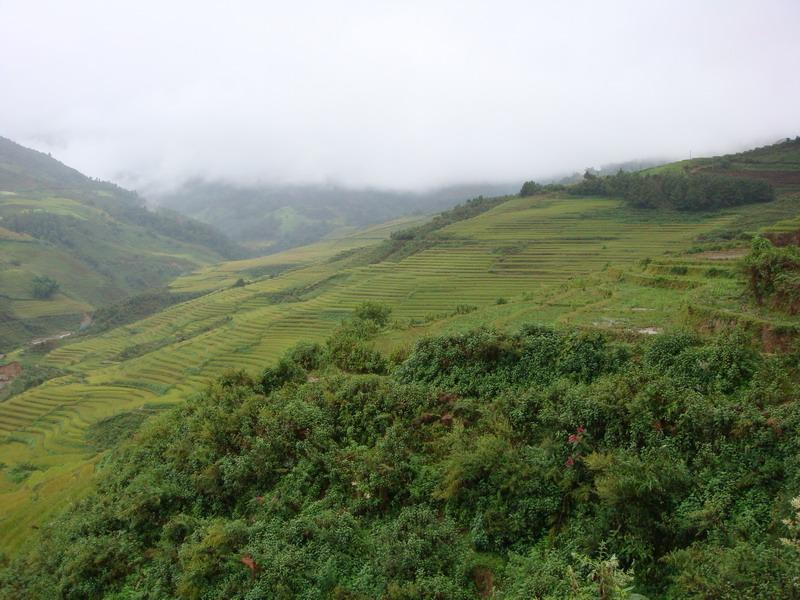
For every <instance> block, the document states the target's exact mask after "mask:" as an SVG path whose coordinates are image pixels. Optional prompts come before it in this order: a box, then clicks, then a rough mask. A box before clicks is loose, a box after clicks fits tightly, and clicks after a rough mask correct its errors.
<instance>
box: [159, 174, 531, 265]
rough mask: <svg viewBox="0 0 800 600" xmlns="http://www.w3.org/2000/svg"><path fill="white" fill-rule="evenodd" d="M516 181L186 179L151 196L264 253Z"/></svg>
mask: <svg viewBox="0 0 800 600" xmlns="http://www.w3.org/2000/svg"><path fill="white" fill-rule="evenodd" d="M516 187H517V186H516V184H492V183H486V184H474V185H453V186H449V187H443V188H439V189H434V190H431V191H427V192H419V193H417V192H402V191H392V190H384V189H370V188H348V187H343V186H336V185H294V186H291V185H249V186H244V185H234V184H230V183H224V182H207V181H191V182H188V183H187V184H185V185H184V186H182V187H181V188H179V189H178V190H175V191H173V192H170V193H168V194H164V195H161V196H156V197H155V198H154V199H155V200H156V201H157V202H158V203H159V204H160V205H162V206H166V207H169V208H173V209H175V210H178V211H180V212H182V213H184V214H187V215H190V216H192V217H194V218H196V219H199V220H201V221H203V222H205V223H213V224H214V225H215V226H217V227H219V228H220V229H221V230H222V231H224V232H225V233H226V234H227V235H228V236H230V237H231V238H232V239H235V240H237V241H238V242H241V243H244V244H247V245H248V246H250V247H252V248H254V249H258V250H261V251H262V253H263V252H276V251H278V250H283V249H286V248H290V247H293V246H300V245H303V244H310V243H312V242H315V241H317V240H319V239H320V238H323V237H324V236H326V235H328V234H330V233H331V232H334V231H340V232H341V231H343V230H346V229H347V228H350V229H352V228H356V227H366V226H368V225H372V224H376V223H382V222H385V221H388V220H391V219H395V218H397V217H400V216H404V215H412V214H432V213H435V212H438V211H440V210H444V209H446V208H449V207H451V206H454V205H455V204H457V203H459V202H463V201H464V200H466V199H467V198H471V197H475V196H478V195H483V196H500V195H505V194H509V193H512V192H513V191H515V189H516Z"/></svg>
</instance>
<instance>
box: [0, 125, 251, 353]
mask: <svg viewBox="0 0 800 600" xmlns="http://www.w3.org/2000/svg"><path fill="white" fill-rule="evenodd" d="M242 252H243V251H242V250H241V248H239V247H238V246H237V245H236V244H234V243H232V242H231V241H230V240H228V239H227V238H226V237H225V236H224V235H222V234H220V233H219V232H217V231H216V230H214V229H213V228H212V227H211V226H209V225H206V224H203V223H200V222H198V221H194V220H192V219H190V218H188V217H185V216H182V215H179V214H177V213H173V212H169V211H158V212H153V211H150V210H148V209H147V208H146V207H145V206H144V202H143V200H142V199H141V198H140V197H139V196H138V195H136V194H135V193H134V192H130V191H128V190H125V189H122V188H120V187H118V186H116V185H114V184H112V183H108V182H101V181H96V180H93V179H90V178H89V177H86V176H84V175H82V174H81V173H79V172H78V171H76V170H75V169H72V168H70V167H68V166H65V165H63V164H62V163H60V162H58V161H57V160H55V159H53V158H52V157H50V156H48V155H46V154H42V153H40V152H36V151H34V150H30V149H28V148H25V147H23V146H20V145H19V144H16V143H14V142H12V141H11V140H8V139H6V138H0V352H2V351H7V350H9V349H10V348H13V347H14V346H16V345H18V344H19V343H22V342H25V341H27V340H29V339H30V338H32V337H34V336H40V335H48V334H51V333H55V332H60V331H64V330H70V329H74V328H75V327H77V326H78V323H79V322H80V321H81V319H82V318H83V315H85V314H86V313H89V312H91V311H92V310H93V309H94V308H95V307H98V306H103V305H106V304H108V303H110V302H114V301H117V300H120V299H122V298H124V297H127V296H130V295H131V294H135V293H138V292H141V291H144V290H147V289H151V288H155V287H159V286H164V285H166V284H167V283H168V282H169V281H170V280H171V279H173V278H174V277H175V276H177V275H179V274H180V273H182V272H185V271H188V270H191V269H193V268H196V267H198V266H201V265H204V264H208V263H212V262H218V261H220V260H223V259H230V258H237V257H240V256H242Z"/></svg>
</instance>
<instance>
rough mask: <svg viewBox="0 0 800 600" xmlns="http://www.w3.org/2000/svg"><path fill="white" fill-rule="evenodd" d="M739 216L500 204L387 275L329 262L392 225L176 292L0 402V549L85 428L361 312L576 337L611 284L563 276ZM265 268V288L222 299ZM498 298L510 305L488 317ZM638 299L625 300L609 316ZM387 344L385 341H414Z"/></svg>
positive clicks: (341, 260) (86, 472) (71, 462)
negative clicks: (472, 316)
mask: <svg viewBox="0 0 800 600" xmlns="http://www.w3.org/2000/svg"><path fill="white" fill-rule="evenodd" d="M742 210H743V211H747V210H751V209H749V208H744V209H742ZM753 210H757V208H756V209H753ZM739 216H740V215H739V214H738V213H732V212H731V213H720V214H717V215H715V216H713V217H698V216H694V217H691V218H689V217H685V216H683V217H681V216H666V217H665V216H662V217H656V216H654V215H653V214H652V213H637V212H634V211H629V210H626V209H623V208H621V206H620V203H619V202H617V201H615V200H608V199H574V198H558V197H534V198H525V199H518V198H514V199H510V200H509V201H507V202H505V203H503V204H501V205H499V206H497V207H496V208H494V209H492V210H491V211H489V212H487V213H484V214H483V215H480V216H478V217H475V218H473V219H469V220H465V221H461V222H457V223H454V224H452V225H450V226H448V227H446V228H444V229H442V230H440V231H439V232H438V233H437V234H436V240H435V243H433V244H432V245H430V246H429V247H427V248H426V249H424V250H422V251H419V252H417V253H415V254H412V255H410V256H408V257H407V258H405V259H403V260H399V261H383V262H379V263H376V264H360V265H359V264H357V262H354V261H353V260H352V257H351V256H349V255H347V253H345V254H344V255H340V254H338V253H341V252H342V251H346V250H351V249H353V248H357V247H359V246H364V245H368V244H371V243H375V242H376V241H379V240H380V239H382V238H384V237H386V235H388V233H389V232H390V231H392V230H393V229H396V228H397V227H399V225H398V224H394V225H389V226H387V227H385V228H384V229H382V230H381V229H380V228H373V229H372V230H368V231H367V232H365V233H363V234H360V237H359V236H355V237H347V238H341V239H338V240H327V241H325V242H321V243H320V244H315V245H313V246H310V247H306V248H303V249H296V250H292V251H288V252H285V253H281V254H277V255H274V256H269V257H265V258H262V259H254V260H252V261H237V262H235V263H225V264H223V265H220V266H217V267H214V268H208V269H204V270H201V271H199V272H198V273H196V274H193V275H191V276H187V277H183V278H180V279H179V280H177V281H176V282H175V284H174V287H175V288H176V289H181V290H187V289H196V290H197V289H203V290H208V289H213V290H214V291H211V292H210V293H207V294H206V295H204V296H201V297H199V298H196V299H194V300H191V301H188V302H185V303H182V304H178V305H175V306H172V307H170V308H168V309H166V310H164V311H163V312H161V313H158V314H156V315H153V316H151V317H149V318H147V319H144V320H142V321H139V322H136V323H134V324H131V325H128V326H124V327H120V328H118V329H115V330H112V331H110V332H107V333H104V334H102V335H99V336H97V337H93V338H86V339H83V340H78V341H75V342H72V343H69V344H66V345H64V346H62V347H60V348H58V349H56V350H54V351H52V352H51V353H50V354H49V355H47V356H46V358H45V362H46V363H48V364H50V365H53V366H57V367H60V368H62V369H65V370H68V371H69V373H70V374H69V375H68V376H66V377H62V378H59V379H55V380H51V381H49V382H47V383H45V384H43V385H41V386H39V387H37V388H34V389H32V390H29V391H28V392H25V393H23V394H21V395H18V396H16V397H13V398H12V399H11V400H9V401H7V402H5V403H3V404H0V436H3V437H2V440H3V441H2V443H0V461H2V462H4V463H5V464H6V465H8V466H12V465H19V464H26V463H30V465H32V466H33V467H35V469H36V470H34V471H33V472H32V474H31V475H30V477H29V478H28V479H26V480H24V481H22V482H21V483H13V482H11V481H10V480H8V478H0V507H2V514H0V548H2V549H5V550H9V549H11V550H13V549H14V548H16V547H17V546H18V545H19V544H20V543H21V542H22V541H23V540H24V539H25V537H26V532H27V531H28V528H29V527H30V526H31V525H34V524H36V523H38V522H40V521H41V520H42V518H43V515H45V514H46V513H47V511H46V510H44V509H43V507H42V506H41V503H40V502H39V501H38V498H39V497H40V493H41V492H42V490H44V489H47V497H48V501H49V502H52V503H56V504H57V503H59V502H62V501H63V500H64V499H66V498H70V497H73V496H74V495H75V494H78V493H79V492H80V491H81V490H82V489H84V488H85V485H84V484H85V482H86V481H88V479H89V478H90V474H91V461H92V460H94V458H93V457H94V456H95V454H94V452H93V450H92V449H91V448H89V447H88V446H87V445H86V442H85V439H84V434H85V431H86V428H87V427H88V426H89V425H90V424H91V423H95V422H97V421H98V420H99V419H102V418H104V417H106V416H110V415H113V414H117V413H120V412H124V411H129V410H133V409H136V408H138V407H141V406H143V405H145V404H146V403H164V402H177V401H181V400H184V399H186V398H187V397H188V396H190V395H191V394H192V393H193V392H196V391H197V390H199V389H200V388H201V387H202V386H203V385H204V384H205V383H206V382H207V381H208V380H210V379H212V378H213V377H215V376H217V375H219V374H220V373H221V372H222V371H223V370H225V369H230V368H243V369H246V370H248V371H251V372H258V371H259V370H261V369H263V368H264V366H266V365H268V364H269V363H271V362H272V361H274V360H275V359H276V358H277V357H278V356H279V355H280V354H281V353H282V352H284V351H285V350H286V348H288V347H289V346H291V345H293V344H294V343H296V342H297V341H299V340H320V339H322V338H324V337H325V336H326V335H327V334H329V333H330V332H331V331H332V330H333V329H334V328H335V327H336V325H337V323H338V322H339V321H340V320H341V319H342V318H343V317H345V316H346V315H347V314H348V313H349V312H350V311H351V310H352V309H353V307H355V306H356V305H357V304H358V303H360V302H363V301H364V300H370V299H371V300H380V301H382V302H386V303H388V304H389V305H391V306H392V308H393V311H394V312H393V316H394V317H396V318H397V319H398V320H400V321H401V322H403V323H406V324H408V323H413V322H415V321H417V320H420V319H423V318H425V317H427V316H429V315H432V314H442V313H451V312H452V311H454V309H455V308H456V307H457V306H458V305H463V304H471V305H475V306H477V307H482V310H483V311H484V312H483V313H482V315H483V317H482V318H484V319H486V320H488V321H490V322H498V323H500V322H504V319H505V322H508V323H511V322H517V321H520V320H523V319H527V320H534V321H540V322H556V321H559V320H560V319H562V317H563V316H564V315H566V314H570V315H574V320H575V321H576V322H580V323H585V324H592V323H594V321H596V320H597V318H599V317H598V314H599V313H598V311H600V314H601V313H602V311H603V310H604V309H603V307H602V306H603V305H602V302H603V298H604V294H605V292H603V290H602V285H612V284H609V283H608V281H609V280H608V279H606V280H605V283H602V284H601V283H599V282H595V283H592V280H591V279H588V280H586V281H587V282H588V284H587V283H580V281H581V280H580V279H579V278H581V277H583V276H587V275H589V274H591V273H596V272H598V271H602V270H604V269H606V270H607V271H608V272H609V273H611V272H612V271H614V270H620V271H621V270H625V269H628V268H630V267H632V266H634V265H635V264H636V263H637V261H639V260H640V259H642V258H644V257H647V256H663V255H665V253H667V252H679V251H682V250H684V249H686V248H687V247H688V246H689V245H691V243H692V240H693V239H694V238H695V237H696V236H697V235H698V234H701V233H704V232H708V231H712V230H714V229H718V228H721V227H725V226H727V225H728V224H729V223H731V222H732V221H733V220H735V219H736V218H738V217H739ZM274 266H280V267H281V270H280V273H279V274H277V275H276V274H274V273H273V274H271V276H265V277H263V278H262V279H258V280H255V281H252V282H251V283H248V284H247V285H246V286H243V287H230V285H231V283H233V282H234V281H236V279H237V278H239V277H243V278H245V279H251V278H252V279H255V278H254V277H252V273H254V272H259V270H262V272H263V271H264V270H266V271H268V270H269V268H271V267H274ZM576 282H577V283H576ZM587 285H588V286H589V289H588V291H587ZM581 286H583V287H582V288H581ZM635 287H637V288H638V289H644V287H646V286H644V287H643V286H641V285H639V284H638V283H637V284H636V286H635ZM215 288H216V289H215ZM567 292H568V293H567ZM523 295H524V297H525V298H526V300H525V301H524V302H520V300H521V298H523ZM498 298H505V299H511V300H514V302H512V303H511V304H508V305H497V304H496V302H497V299H498ZM640 301H641V294H640V295H639V296H636V298H635V299H631V300H630V302H628V304H627V305H626V304H624V303H623V304H622V306H623V307H625V306H627V307H628V308H630V309H633V308H637V305H636V304H635V303H638V302H640ZM653 301H655V294H654V298H653ZM598 303H599V304H598ZM581 307H583V312H582V309H581ZM664 312H666V309H665V310H664ZM486 315H488V316H486ZM601 316H602V314H601ZM571 318H573V317H571ZM644 319H645V317H641V322H645V321H644ZM460 323H461V324H462V325H463V324H465V323H467V324H468V323H469V319H468V318H465V319H462V320H461V321H460ZM396 331H398V332H399V333H397V336H396V340H395V341H400V342H405V341H407V340H408V339H412V338H413V336H415V335H419V332H416V331H415V330H414V329H400V330H396ZM420 331H422V330H421V329H420Z"/></svg>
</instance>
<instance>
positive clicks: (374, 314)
mask: <svg viewBox="0 0 800 600" xmlns="http://www.w3.org/2000/svg"><path fill="white" fill-rule="evenodd" d="M391 314H392V309H391V308H389V307H388V306H386V305H385V304H382V303H381V302H370V301H367V302H362V303H361V304H359V305H358V306H357V307H356V310H355V316H356V318H357V319H362V320H364V321H373V322H374V323H375V324H376V325H377V326H378V327H386V325H388V324H389V316H390V315H391Z"/></svg>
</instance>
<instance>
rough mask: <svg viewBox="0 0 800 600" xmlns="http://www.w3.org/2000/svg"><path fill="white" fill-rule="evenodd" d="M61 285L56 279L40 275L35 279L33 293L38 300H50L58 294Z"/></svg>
mask: <svg viewBox="0 0 800 600" xmlns="http://www.w3.org/2000/svg"><path fill="white" fill-rule="evenodd" d="M60 287H61V286H60V285H59V283H58V282H57V281H56V280H55V279H51V278H50V277H46V276H38V277H34V279H33V289H32V291H31V293H32V294H33V297H34V298H36V299H37V300H49V299H50V298H52V297H53V296H55V295H56V293H57V292H58V290H59V288H60Z"/></svg>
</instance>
